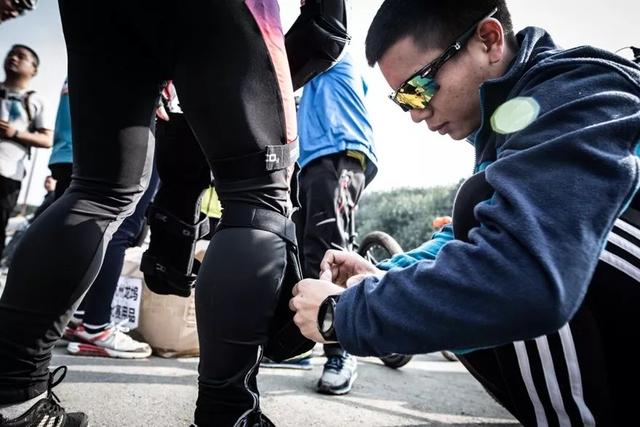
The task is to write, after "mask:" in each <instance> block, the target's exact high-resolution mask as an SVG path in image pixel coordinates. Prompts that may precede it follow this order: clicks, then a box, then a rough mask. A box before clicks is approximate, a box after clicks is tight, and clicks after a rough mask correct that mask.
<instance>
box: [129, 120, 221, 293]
mask: <svg viewBox="0 0 640 427" xmlns="http://www.w3.org/2000/svg"><path fill="white" fill-rule="evenodd" d="M156 165H157V168H158V175H159V177H160V187H159V188H158V192H157V194H156V196H155V199H154V201H153V203H152V204H151V206H150V207H149V212H148V219H149V228H150V232H151V241H150V243H149V249H148V250H147V251H146V252H145V253H144V254H143V256H142V263H141V265H140V269H141V270H142V271H143V272H144V273H145V282H146V284H147V286H148V287H149V289H150V290H151V291H153V292H155V293H158V294H176V295H182V296H187V295H189V293H190V292H191V284H192V283H193V280H194V279H195V274H196V273H197V266H198V264H199V262H198V261H197V260H195V259H194V251H195V244H196V241H197V240H198V238H200V237H201V236H200V234H201V233H202V230H203V229H204V228H203V226H205V225H208V222H207V223H206V224H202V220H205V221H206V217H205V216H204V215H203V214H201V212H200V199H201V197H202V193H203V191H204V190H205V189H206V188H207V187H208V186H209V185H210V183H211V169H210V167H209V164H208V163H207V161H206V159H205V156H204V154H203V153H202V149H201V148H200V146H199V145H198V141H197V140H196V138H195V136H194V135H193V131H192V130H191V128H190V127H189V124H188V123H187V121H186V119H185V118H184V115H183V114H174V113H170V114H169V120H168V121H164V120H158V122H157V128H156Z"/></svg>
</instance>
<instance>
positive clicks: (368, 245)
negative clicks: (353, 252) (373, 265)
mask: <svg viewBox="0 0 640 427" xmlns="http://www.w3.org/2000/svg"><path fill="white" fill-rule="evenodd" d="M376 246H378V247H380V248H383V249H384V250H385V251H386V252H387V255H389V257H392V256H394V255H396V254H399V253H400V252H402V247H401V246H400V244H399V243H398V242H396V240H395V239H394V238H393V237H391V236H390V235H388V234H387V233H385V232H384V231H372V232H371V233H368V234H367V235H366V236H364V238H363V239H362V242H360V245H359V246H358V254H359V255H360V256H362V257H363V258H367V252H369V251H370V250H371V249H373V248H374V247H376Z"/></svg>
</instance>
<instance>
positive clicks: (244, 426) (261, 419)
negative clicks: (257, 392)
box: [189, 411, 276, 427]
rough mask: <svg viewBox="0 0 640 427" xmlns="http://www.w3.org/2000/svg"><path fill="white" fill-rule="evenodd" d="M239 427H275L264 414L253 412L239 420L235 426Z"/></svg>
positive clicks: (195, 426)
mask: <svg viewBox="0 0 640 427" xmlns="http://www.w3.org/2000/svg"><path fill="white" fill-rule="evenodd" d="M235 425H236V426H239V427H276V425H275V424H274V423H273V421H271V420H270V419H269V418H267V416H266V415H265V414H263V413H262V412H261V411H257V412H253V413H251V414H249V415H248V416H246V417H244V418H243V419H242V420H239V422H237V423H236V424H235ZM189 427H198V426H197V425H195V424H191V425H190V426H189Z"/></svg>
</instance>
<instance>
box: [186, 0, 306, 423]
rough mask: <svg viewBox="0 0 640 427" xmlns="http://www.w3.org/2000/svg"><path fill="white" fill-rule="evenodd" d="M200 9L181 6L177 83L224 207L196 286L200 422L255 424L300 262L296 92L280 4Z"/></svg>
mask: <svg viewBox="0 0 640 427" xmlns="http://www.w3.org/2000/svg"><path fill="white" fill-rule="evenodd" d="M195 5H196V3H195V2H194V3H184V4H183V6H182V9H183V13H184V14H185V16H187V17H188V18H189V22H190V27H189V29H188V30H187V32H186V34H187V36H186V37H187V38H186V43H185V44H186V46H185V48H184V49H183V50H182V52H181V54H182V56H181V58H180V61H179V63H180V65H179V67H178V70H177V73H176V79H175V83H176V88H177V91H178V94H179V96H180V100H181V105H182V107H183V110H184V111H185V115H186V117H187V120H188V121H189V123H190V125H191V127H192V128H193V130H194V133H195V135H196V137H197V138H198V141H199V142H200V144H201V145H202V147H203V150H204V151H205V153H206V156H207V158H208V159H209V163H210V164H211V166H212V169H213V173H214V176H215V183H216V190H217V192H218V195H219V196H220V200H221V202H222V205H223V208H224V211H223V215H222V218H221V221H220V225H219V226H218V230H217V232H216V233H215V234H214V235H213V237H212V238H211V244H210V245H209V249H208V251H207V254H206V256H205V259H204V262H203V265H202V267H201V268H200V273H199V275H198V281H197V285H196V313H197V320H198V335H199V339H200V352H201V353H200V366H199V373H200V376H199V395H198V401H197V407H196V413H195V423H196V424H197V425H198V426H200V427H204V426H211V425H216V426H232V425H254V424H253V423H257V422H258V420H259V419H261V418H262V417H261V415H260V409H259V400H258V399H259V395H258V389H257V384H256V375H257V369H258V365H259V362H260V359H261V357H262V352H263V348H264V346H265V344H266V343H267V339H268V332H269V326H270V324H271V321H272V318H273V314H274V312H275V309H276V305H277V302H278V293H279V290H280V288H281V286H283V281H284V280H285V279H286V277H285V276H286V274H287V270H286V269H287V267H288V263H290V262H294V261H292V258H291V257H290V254H291V251H292V246H293V243H291V242H290V241H295V236H291V235H290V234H291V233H290V234H287V231H290V232H292V231H293V230H292V228H291V227H289V226H288V225H292V223H291V222H290V220H289V219H288V218H287V217H288V216H289V214H290V209H289V205H290V201H289V180H290V173H291V169H290V168H289V166H293V162H290V161H287V160H288V159H287V157H288V156H289V155H290V153H289V152H288V147H287V146H285V144H287V143H289V142H292V141H294V140H295V138H296V130H295V106H294V103H293V91H292V88H291V80H290V77H289V71H288V66H287V62H286V56H285V52H284V38H283V34H282V29H281V28H280V22H279V13H278V5H277V2H276V1H275V0H247V1H242V0H232V1H225V2H207V3H197V6H195ZM238 52H242V54H240V55H239V54H238ZM203 94H204V96H203ZM291 157H294V156H291ZM293 160H295V157H294V159H293ZM267 230H269V231H267ZM261 422H265V421H264V420H263V421H261ZM244 423H246V424H244Z"/></svg>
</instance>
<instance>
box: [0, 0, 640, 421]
mask: <svg viewBox="0 0 640 427" xmlns="http://www.w3.org/2000/svg"><path fill="white" fill-rule="evenodd" d="M59 3H60V11H61V17H62V22H63V27H64V32H65V39H66V43H67V53H68V58H69V62H68V64H69V68H68V81H67V83H65V89H64V90H63V93H62V98H61V102H60V106H59V110H58V117H57V122H56V125H55V132H54V131H53V130H52V126H50V125H49V124H48V123H46V122H45V119H44V118H43V117H44V115H43V110H44V109H45V106H44V104H43V102H42V101H41V100H40V98H39V97H38V95H37V93H34V92H33V91H32V90H30V81H31V79H32V78H33V77H34V76H35V75H36V73H37V71H38V68H39V66H40V63H39V58H38V55H37V53H36V52H35V50H34V49H32V48H31V47H29V46H25V45H22V44H16V45H14V46H13V47H12V49H11V50H10V52H9V53H8V55H7V58H6V60H5V64H4V68H5V81H4V82H3V83H2V85H1V86H0V90H1V91H2V92H1V95H2V104H0V105H1V107H2V110H0V112H1V114H2V115H1V116H0V186H1V190H0V191H2V194H1V195H0V200H1V201H2V206H1V208H2V217H0V220H2V224H0V228H2V229H3V230H4V227H5V226H6V222H7V220H8V216H9V214H10V213H11V211H12V210H13V209H14V207H15V204H16V199H17V195H18V193H19V190H20V183H21V180H22V179H23V177H24V173H25V172H24V171H25V168H24V163H25V160H26V159H28V156H29V150H30V147H50V146H51V145H52V144H53V146H54V149H53V151H52V157H51V160H50V167H51V171H52V175H53V177H54V178H56V179H57V180H58V183H57V187H56V190H55V201H54V202H53V203H52V204H50V205H49V206H48V207H47V208H46V209H45V210H44V211H43V212H42V213H40V214H39V216H38V218H37V219H36V220H35V221H33V223H32V224H31V225H30V226H29V227H28V229H27V231H26V232H25V233H24V236H23V237H22V239H21V242H20V244H19V245H18V246H17V248H16V249H15V253H14V254H13V258H12V261H11V263H10V266H9V273H8V277H7V284H6V288H5V290H4V292H3V293H2V295H1V297H0V325H12V326H13V327H11V328H9V327H1V328H0V426H12V427H18V426H36V425H49V424H54V425H60V426H67V427H70V426H86V425H88V417H87V416H86V414H84V413H82V412H73V413H68V412H66V411H65V410H64V409H63V408H62V406H60V404H59V403H58V402H57V401H56V400H55V399H54V397H53V395H52V393H51V388H52V387H53V385H54V384H56V383H57V382H59V380H57V379H55V376H56V375H55V373H50V371H49V363H50V360H51V351H52V348H53V347H54V346H55V345H56V344H57V343H58V342H59V340H60V339H61V338H62V337H63V336H65V337H66V338H67V339H68V341H69V342H68V344H67V349H68V351H69V352H70V353H72V354H92V355H96V354H97V355H102V356H110V357H148V356H149V354H150V353H151V348H150V347H149V346H148V345H147V344H145V343H141V342H138V341H136V340H134V339H132V338H131V337H129V336H127V335H126V334H125V333H124V331H122V330H120V329H119V328H118V327H117V325H114V324H113V323H112V322H111V321H110V316H109V314H110V310H109V308H110V301H111V297H112V295H113V292H114V289H115V286H116V284H117V279H118V276H119V273H120V270H121V268H122V260H123V257H124V251H125V249H126V248H127V247H129V246H131V245H133V244H135V243H136V242H138V240H139V239H138V238H139V235H140V232H141V230H142V229H143V225H144V222H145V212H146V221H147V222H148V224H149V227H150V230H151V239H150V243H149V247H148V249H147V251H146V252H145V254H144V256H143V259H142V263H141V270H142V271H143V273H144V275H145V282H146V284H147V286H148V287H149V289H150V290H151V291H153V292H156V293H159V294H172V295H180V296H185V297H186V296H189V295H191V293H192V292H195V303H196V316H197V322H198V335H199V341H200V363H199V368H198V369H199V378H198V396H197V400H196V409H195V414H194V425H195V426H200V427H204V426H269V425H273V422H272V421H270V420H269V418H267V416H266V415H265V414H264V413H262V410H261V407H260V399H259V391H258V386H257V374H258V370H259V366H260V363H261V361H262V360H263V358H268V359H269V360H273V361H276V362H279V361H283V360H287V359H289V358H291V357H295V356H299V355H300V354H306V353H308V351H309V350H310V349H311V348H312V347H313V346H314V344H315V343H322V344H324V352H325V355H326V356H327V362H326V364H325V365H324V368H323V373H322V376H321V378H320V379H319V380H318V383H317V390H318V391H319V392H321V393H328V394H344V393H347V392H349V391H350V390H351V387H352V385H353V383H354V381H355V379H356V377H357V362H356V358H355V357H354V355H355V356H369V355H376V356H383V355H387V354H390V353H401V354H422V353H429V352H434V351H440V350H445V349H448V350H452V351H454V352H455V354H456V355H457V357H458V359H459V360H460V361H461V362H462V364H463V365H464V366H465V367H466V368H467V369H468V371H469V372H470V373H471V374H472V375H473V376H474V377H475V378H476V379H477V380H478V381H479V382H480V383H481V384H482V385H483V386H484V388H485V389H486V390H487V391H488V393H489V394H491V395H492V396H493V397H494V398H495V400H496V401H498V402H499V403H500V404H501V405H502V406H504V407H505V408H506V409H507V410H508V411H509V412H510V413H511V414H512V415H513V416H514V417H515V418H516V419H517V420H518V421H519V422H521V423H522V424H523V425H526V426H546V425H550V424H551V425H585V426H593V425H612V426H614V425H615V426H617V425H628V423H629V421H630V420H633V419H634V418H635V416H634V397H635V396H634V395H633V393H629V392H628V390H630V389H633V386H634V385H635V384H636V383H637V382H638V380H640V370H638V369H637V368H635V367H634V366H633V364H621V363H619V360H618V355H619V348H620V345H621V343H624V342H629V341H633V340H634V337H635V336H636V335H637V334H638V333H637V332H636V330H635V328H633V321H634V319H635V315H634V313H635V306H636V304H635V303H636V302H637V301H638V300H636V298H640V288H639V287H638V286H637V285H638V281H640V258H639V257H638V253H640V198H638V197H637V194H636V193H637V190H638V188H639V186H640V159H639V158H638V156H639V151H638V145H639V144H640V67H639V66H638V65H637V64H635V63H633V62H632V61H628V60H625V59H623V58H621V57H619V56H617V55H615V54H613V53H609V52H606V51H603V50H600V49H596V48H593V47H589V46H582V47H578V48H573V49H562V48H560V47H559V46H557V45H556V43H555V42H554V40H553V39H552V37H551V35H550V34H549V33H548V32H547V31H545V30H544V29H542V28H537V27H528V28H524V29H522V30H520V31H516V29H514V28H513V25H512V22H511V16H510V13H509V9H508V7H507V4H506V2H505V0H457V1H455V2H443V1H438V0H385V1H384V2H383V3H382V5H381V6H380V8H379V10H378V11H377V14H376V16H375V18H374V19H373V22H372V23H371V26H370V28H369V31H368V35H367V39H366V57H367V61H368V63H369V65H371V66H374V65H378V66H379V68H380V71H381V73H382V75H383V76H384V78H385V79H386V81H387V83H388V84H389V86H390V88H391V89H392V91H393V92H392V93H391V95H390V99H391V101H393V102H394V103H395V104H397V105H398V107H400V108H401V109H402V110H403V111H404V112H407V113H408V115H409V116H410V118H411V119H412V120H413V121H414V122H415V123H424V124H426V125H427V126H428V128H429V130H430V131H432V132H438V133H440V134H442V135H448V136H449V137H450V138H451V139H454V140H467V141H468V142H469V143H470V144H472V145H473V147H474V150H475V152H476V164H475V171H474V174H473V175H472V176H471V177H470V178H469V179H468V180H467V181H465V183H464V184H463V185H462V186H461V187H460V189H459V191H458V194H457V196H456V201H455V206H454V209H453V212H452V215H451V217H450V218H448V217H443V218H439V219H438V221H437V224H438V228H440V227H441V229H440V230H439V231H437V232H436V233H435V234H434V235H433V236H432V237H431V239H429V240H427V241H426V242H425V243H424V244H423V245H421V246H420V247H418V248H415V249H412V250H410V251H407V252H404V253H401V254H398V255H395V256H393V257H392V258H390V259H388V260H384V261H383V262H381V263H380V264H378V265H373V264H371V263H369V262H368V261H366V260H365V259H363V258H361V257H359V256H358V255H356V254H354V253H352V252H349V251H345V250H344V248H345V247H346V240H345V239H346V237H347V233H346V232H345V230H344V215H345V207H344V206H343V205H342V203H341V200H340V198H339V197H337V195H338V194H339V193H340V190H344V191H346V192H348V194H349V195H350V198H351V199H352V200H353V201H354V203H357V201H358V200H359V198H360V195H361V194H362V191H363V190H364V188H365V187H366V186H367V185H368V184H369V183H370V182H371V180H372V179H373V178H374V177H375V175H376V171H377V164H378V159H377V156H376V151H375V148H374V144H373V131H372V126H375V123H371V120H370V117H369V115H368V113H367V110H366V107H365V105H366V103H365V101H364V99H365V94H366V92H367V86H366V83H364V81H363V79H362V75H361V73H360V71H359V70H357V67H356V66H355V63H356V61H354V58H353V56H352V54H351V53H350V52H349V50H348V49H347V48H346V45H347V42H348V39H349V37H348V35H347V31H346V30H347V28H346V23H347V22H348V20H347V17H346V14H347V11H346V6H345V3H344V1H342V0H340V1H338V0H335V1H334V0H324V1H321V0H319V1H317V2H309V1H307V2H302V6H301V15H300V17H299V18H298V20H297V21H296V23H295V24H294V26H293V27H292V29H291V30H290V31H289V32H288V33H287V35H286V36H285V34H284V32H283V29H282V27H281V25H280V20H279V16H278V7H277V6H278V5H277V1H276V0H245V1H229V2H219V1H208V2H193V3H191V2H184V3H178V2H173V1H170V0H162V1H158V2H154V3H153V4H145V5H142V4H137V3H133V4H132V3H130V2H127V7H126V8H121V7H117V5H114V4H112V3H111V4H106V3H104V2H103V3H94V2H91V3H82V4H78V3H77V2H73V1H70V0H60V2H59ZM116 3H118V2H116ZM34 5H35V2H27V1H19V0H16V1H13V0H11V1H10V0H0V21H2V20H7V19H12V18H15V17H17V16H19V14H20V13H22V12H24V11H27V10H30V9H32V8H33V7H34ZM123 10H125V12H123ZM319 23H322V25H319ZM168 26H170V27H171V28H173V29H174V31H172V32H171V33H167V32H166V31H164V30H163V29H164V28H167V27H168ZM301 35H302V36H301ZM312 36H313V37H312ZM221 38H224V40H226V42H225V43H220V40H221ZM301 39H302V40H307V41H309V40H314V41H315V42H317V45H314V44H311V45H310V44H308V43H307V44H301V43H300V40H301ZM318 41H320V42H318ZM301 45H304V46H305V48H304V49H302V51H300V46H301ZM238 51H241V52H243V53H244V55H242V56H238V55H236V54H235V53H236V52H238ZM220 58H225V61H224V63H223V64H221V62H220ZM122 63H126V64H127V67H126V68H123V67H122V66H121V64H122ZM290 64H291V67H290V66H289V65H290ZM88 69H90V70H93V71H92V72H87V70H88ZM303 84H304V88H303V94H302V98H301V99H300V103H299V108H298V110H297V114H296V105H295V101H294V96H293V92H294V89H298V86H302V85H303ZM116 90H117V91H118V92H120V93H121V92H123V91H124V92H125V93H127V100H128V101H127V103H125V104H122V103H119V102H118V101H117V100H115V99H112V97H104V96H101V94H104V93H105V92H106V93H109V92H110V91H116ZM178 94H179V100H178V97H177V95H178ZM381 125H384V123H382V124H381ZM72 140H73V143H72ZM399 149H401V147H400V148H399ZM448 161H452V162H453V161H455V159H451V160H448ZM298 168H299V169H300V171H299V173H298ZM212 186H213V187H215V190H216V192H217V195H218V196H219V199H220V202H221V205H222V208H223V209H222V215H221V217H220V219H219V221H214V222H213V223H211V222H210V221H209V219H208V218H207V215H206V214H204V213H203V212H202V206H201V205H202V194H203V192H204V191H205V190H207V189H208V188H210V187H212ZM207 197H211V194H209V195H208V196H207ZM209 200H210V199H209ZM434 224H436V223H435V222H434ZM210 225H211V226H212V227H211V229H210ZM3 233H4V231H3ZM207 234H209V236H210V245H209V247H208V250H207V254H206V256H205V258H204V260H203V262H202V264H200V263H199V262H197V261H195V260H194V257H193V255H194V248H195V242H196V241H197V240H198V239H200V238H202V237H204V236H205V235H207ZM424 237H425V239H427V237H428V236H424ZM0 238H2V239H0V244H2V243H1V242H4V235H0ZM45 255H46V256H45ZM33 259H38V260H40V268H38V269H33V268H32V265H31V264H32V260H33ZM292 410H295V408H292ZM48 423H49V424H48Z"/></svg>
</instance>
